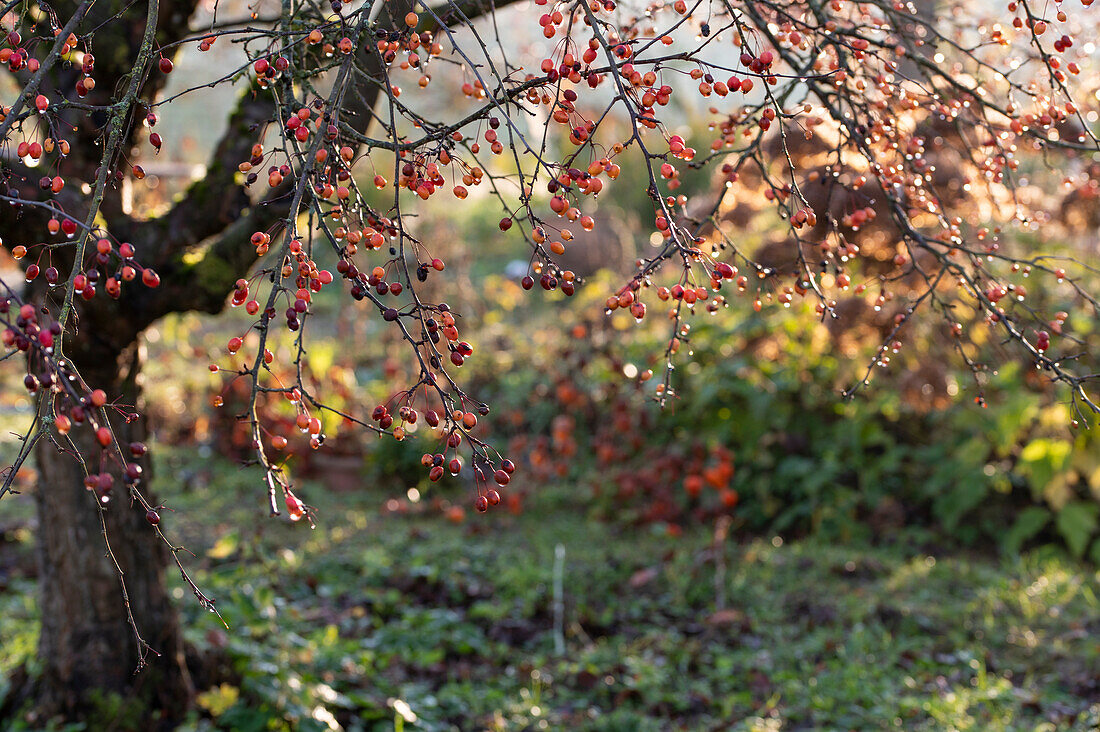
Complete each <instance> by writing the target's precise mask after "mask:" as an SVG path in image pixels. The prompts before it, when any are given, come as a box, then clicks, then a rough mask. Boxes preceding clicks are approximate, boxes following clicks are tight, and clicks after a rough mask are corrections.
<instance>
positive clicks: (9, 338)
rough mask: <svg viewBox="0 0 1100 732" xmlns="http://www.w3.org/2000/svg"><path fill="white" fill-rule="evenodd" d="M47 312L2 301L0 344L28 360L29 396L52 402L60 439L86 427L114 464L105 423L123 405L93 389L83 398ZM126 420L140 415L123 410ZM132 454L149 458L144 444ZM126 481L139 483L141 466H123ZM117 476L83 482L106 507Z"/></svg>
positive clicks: (131, 448) (98, 476) (25, 379)
mask: <svg viewBox="0 0 1100 732" xmlns="http://www.w3.org/2000/svg"><path fill="white" fill-rule="evenodd" d="M46 317H47V313H46V311H45V310H40V309H38V308H36V307H35V306H34V305H32V304H30V303H23V304H18V303H16V302H14V301H13V300H11V299H3V300H0V322H2V323H4V324H6V326H7V327H5V328H4V330H3V331H2V332H0V343H2V344H3V346H4V347H5V348H8V349H15V350H16V351H21V352H24V353H27V354H28V355H29V356H30V357H29V358H28V363H29V364H31V367H30V371H29V372H28V373H27V374H26V375H25V376H24V377H23V386H24V388H25V389H26V390H27V392H29V393H30V394H45V395H48V398H49V399H50V400H51V408H52V418H53V427H54V430H55V431H56V432H57V434H58V435H60V436H61V437H65V436H67V435H68V434H69V433H70V432H71V431H72V430H73V429H74V428H77V427H86V428H87V429H90V430H91V431H92V435H93V437H94V438H95V442H96V444H98V445H99V448H100V449H101V450H102V451H103V457H104V460H103V461H102V462H104V463H106V462H108V461H111V460H113V459H114V458H113V455H114V453H113V452H112V448H113V446H114V442H115V435H114V432H113V431H112V430H111V428H110V427H109V426H107V424H106V421H105V420H103V419H102V414H103V410H104V409H117V410H118V411H120V412H122V409H121V407H118V406H117V405H112V404H109V403H108V398H107V393H106V392H104V391H103V390H102V389H92V390H90V391H88V392H87V393H84V394H81V393H80V392H79V391H78V390H77V389H76V386H75V385H76V384H77V383H78V381H77V379H76V377H75V375H74V374H73V373H72V372H71V371H70V368H69V366H68V364H67V362H66V361H65V360H64V359H58V358H55V357H54V344H55V339H56V338H57V337H58V336H60V335H61V332H62V329H61V324H60V323H58V322H57V321H56V320H51V321H49V322H46ZM123 414H124V415H125V419H126V420H127V421H132V420H134V419H136V418H137V416H138V415H137V414H135V413H132V412H123ZM128 450H129V453H130V456H131V457H132V458H133V459H134V460H136V459H139V458H141V456H143V455H144V454H145V451H146V448H145V445H144V444H142V443H140V442H134V443H131V444H130V445H129V446H128ZM121 473H122V479H123V481H124V482H125V483H126V484H127V485H133V484H135V483H137V482H138V481H139V480H140V479H141V475H142V468H141V465H139V464H138V463H137V462H125V463H123V464H122V471H121ZM114 484H115V478H114V476H113V475H112V474H111V473H110V472H108V471H106V470H102V471H101V472H99V473H93V474H90V475H89V476H88V477H87V478H86V479H85V481H84V485H85V486H86V487H87V488H88V490H90V491H93V492H95V494H96V496H97V497H98V498H99V500H100V501H101V502H103V503H107V501H109V500H110V497H111V489H112V488H113V487H114Z"/></svg>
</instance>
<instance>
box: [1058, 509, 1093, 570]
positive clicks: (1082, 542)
mask: <svg viewBox="0 0 1100 732" xmlns="http://www.w3.org/2000/svg"><path fill="white" fill-rule="evenodd" d="M1098 515H1100V504H1096V503H1089V502H1087V501H1073V502H1072V503H1067V504H1066V505H1065V506H1064V507H1063V508H1062V510H1061V511H1059V512H1058V519H1057V522H1056V523H1057V525H1058V532H1059V533H1060V534H1061V535H1062V537H1063V538H1064V539H1065V540H1066V544H1068V545H1069V550H1070V551H1071V552H1073V555H1074V556H1075V557H1080V556H1083V555H1084V553H1085V548H1086V547H1088V545H1089V539H1091V538H1092V535H1093V533H1094V532H1095V531H1096V525H1097V516H1098Z"/></svg>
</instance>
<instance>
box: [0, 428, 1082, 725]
mask: <svg viewBox="0 0 1100 732" xmlns="http://www.w3.org/2000/svg"><path fill="white" fill-rule="evenodd" d="M197 466H198V467H197ZM157 481H158V490H159V493H160V495H161V496H162V498H163V499H165V500H166V501H167V502H168V505H169V506H170V507H171V508H172V509H174V511H168V510H166V511H164V516H165V518H164V523H165V525H166V527H168V528H169V530H170V531H171V532H172V533H173V534H174V535H176V536H180V537H182V538H183V540H184V543H186V544H187V546H188V547H189V548H190V549H191V550H192V551H194V553H195V555H196V556H195V557H194V558H193V559H192V561H191V563H190V564H191V566H192V567H194V569H195V578H196V580H197V581H198V584H199V585H200V587H202V588H203V589H204V590H206V591H207V594H208V595H212V596H214V597H215V598H216V599H217V606H218V608H219V610H220V612H221V615H222V617H223V618H224V620H225V622H226V623H227V624H228V629H227V628H225V627H223V626H222V625H221V623H220V622H219V621H218V618H217V617H216V616H214V615H212V614H210V613H207V612H205V611H203V610H202V609H201V608H199V607H198V606H197V604H196V603H194V602H193V601H192V598H190V597H188V596H186V595H185V592H184V589H183V587H182V586H179V587H177V589H176V594H177V595H178V597H179V600H180V606H181V608H182V609H183V612H184V616H185V620H184V622H185V624H186V627H187V633H188V637H189V639H190V641H191V642H192V643H193V644H194V645H195V647H196V648H199V649H202V650H203V651H205V652H206V653H207V654H208V655H209V656H211V657H218V658H221V659H222V663H221V666H222V668H221V669H220V670H219V671H218V674H219V675H220V678H219V680H218V683H212V684H209V685H208V686H207V688H205V689H203V690H202V693H201V695H200V696H199V702H198V709H197V710H196V711H195V713H194V714H193V715H192V718H191V719H190V720H189V722H188V723H187V728H188V729H234V730H261V729H273V728H274V729H302V730H306V729H330V728H331V729H337V728H344V729H368V730H375V729H379V730H381V729H385V730H389V729H397V730H415V729H422V730H450V729H457V730H474V729H491V730H497V729H499V730H505V729H507V730H527V729H532V730H534V729H550V730H556V729H570V730H582V729H584V730H624V731H625V730H667V729H685V730H731V729H732V730H773V729H774V730H779V729H782V730H800V729H844V730H848V729H860V730H862V729H885V728H892V729H906V730H922V729H928V730H940V729H959V730H966V729H973V730H1082V731H1084V730H1095V729H1097V726H1098V725H1100V677H1098V670H1100V574H1098V573H1097V572H1096V571H1095V569H1094V568H1092V567H1090V566H1089V565H1088V564H1086V563H1079V562H1076V561H1074V560H1070V559H1067V558H1066V557H1065V556H1064V555H1063V554H1061V553H1058V552H1057V551H1055V550H1039V551H1035V552H1031V553H1029V554H1026V555H1024V556H1023V557H1022V558H1019V559H1013V560H1011V561H1006V560H999V559H997V558H995V557H993V556H992V555H980V554H974V553H968V554H958V553H955V554H951V553H948V554H940V553H937V551H935V550H930V548H929V547H930V546H931V545H930V544H929V543H928V542H927V541H924V545H923V546H922V545H921V542H920V541H918V540H917V539H916V538H914V537H915V535H906V534H902V535H900V536H898V537H890V541H889V542H884V543H883V544H881V545H868V544H863V545H858V546H835V545H834V546H830V545H825V544H822V543H820V542H808V541H807V542H799V541H794V542H784V541H781V540H780V539H778V538H756V539H751V538H746V537H741V536H739V535H738V532H737V530H736V523H735V524H734V527H733V530H732V531H731V533H730V536H729V538H728V539H727V540H725V541H721V540H720V539H716V537H715V533H714V527H706V528H703V527H699V528H697V529H694V530H691V529H688V530H685V531H684V532H683V534H682V535H680V536H671V535H669V534H668V533H667V532H665V531H662V530H660V529H659V528H657V527H656V526H652V525H651V526H645V527H641V528H634V527H630V526H623V525H618V524H615V523H608V522H597V521H592V520H589V519H588V517H587V514H586V507H585V501H584V500H583V498H584V497H583V496H577V495H575V492H571V491H570V488H569V487H568V486H561V487H558V488H553V489H547V490H546V491H545V492H544V493H542V494H541V495H539V496H536V497H534V498H532V499H531V500H529V501H528V502H527V505H526V506H525V508H524V511H523V513H521V514H518V515H513V514H510V513H508V512H506V511H497V512H495V513H490V514H488V515H486V516H480V515H476V514H474V513H473V512H472V511H469V512H466V513H465V515H464V516H461V517H460V516H459V515H458V513H459V512H458V511H457V510H456V509H452V510H450V511H448V510H447V507H446V505H443V504H445V499H451V500H454V501H455V503H456V504H461V505H468V504H469V503H470V501H469V496H467V495H465V493H464V492H462V491H456V490H451V491H446V492H444V491H438V490H437V491H436V493H437V494H442V493H446V495H445V496H440V495H425V496H423V497H422V499H421V500H419V501H417V502H409V501H407V500H401V501H392V499H393V498H394V497H395V496H397V497H400V498H402V499H404V498H405V496H403V495H400V494H399V493H397V492H396V491H394V490H389V489H385V488H383V487H371V486H363V488H362V489H361V490H359V491H354V492H342V493H331V492H326V491H324V490H322V489H321V487H320V486H318V485H313V486H310V487H308V488H305V489H303V491H302V494H303V496H304V497H305V498H306V500H307V502H309V503H311V504H313V505H316V506H317V516H318V522H317V526H316V528H315V529H313V530H311V529H310V528H309V526H308V525H305V524H304V522H303V523H302V524H290V523H289V522H285V521H284V520H282V519H270V518H268V517H266V516H265V514H264V506H265V500H264V498H265V497H264V495H263V488H262V486H261V484H260V482H259V481H258V480H257V479H256V475H255V471H253V470H250V469H238V468H237V467H236V466H235V465H233V464H232V463H229V462H227V461H224V460H222V459H220V458H210V457H208V456H200V455H198V454H196V452H195V450H194V449H191V448H188V449H177V450H175V451H172V452H169V453H168V454H167V455H166V456H165V455H164V453H163V452H162V459H161V461H160V464H159V467H158V470H157ZM387 501H391V503H390V504H389V508H390V509H393V508H395V507H399V509H400V510H397V511H394V510H387ZM5 503H9V502H8V501H7V500H5ZM12 504H16V506H15V508H16V510H14V511H13V510H12V509H13V505H12ZM18 504H23V505H18ZM29 504H30V499H29V497H27V496H23V497H17V498H16V499H14V501H12V502H11V503H9V505H8V506H6V507H5V508H6V513H5V515H4V521H5V524H4V526H3V527H0V528H3V532H2V539H3V541H4V544H3V546H2V551H0V590H2V595H0V598H2V599H0V638H2V643H0V674H7V673H8V672H10V671H11V670H12V669H13V668H14V667H15V666H16V665H17V664H19V663H21V662H23V661H26V660H28V659H31V663H32V664H33V653H34V643H35V636H36V630H35V612H36V611H35V603H34V599H33V598H34V594H33V593H34V582H33V561H32V552H31V544H30V540H31V527H30V525H29V523H27V521H26V520H24V519H20V518H19V517H20V516H27V515H29V508H30V507H29ZM559 545H560V546H561V547H563V549H564V556H563V557H562V558H561V559H560V561H557V559H556V552H555V549H556V547H557V546H559ZM556 564H557V566H558V567H559V568H560V579H561V588H562V592H561V598H562V601H563V602H562V606H561V612H560V616H559V614H558V613H556V608H555V592H554V585H555V572H556V569H555V565H556ZM559 617H560V619H559ZM559 634H560V636H559ZM556 636H559V637H560V640H561V641H563V643H564V647H563V650H562V651H561V652H559V651H558V650H557V649H556V648H555V641H556ZM3 689H4V686H3V682H0V693H2V692H3ZM104 714H105V715H114V716H115V717H116V720H115V722H116V724H117V725H118V726H119V727H123V728H124V727H126V726H128V725H132V724H140V722H139V721H138V720H135V719H133V718H131V717H129V716H128V710H127V709H126V707H125V705H120V704H117V703H114V702H113V701H112V700H105V701H104ZM19 725H20V723H19V722H18V721H16V722H15V728H16V729H18V728H20V726H19Z"/></svg>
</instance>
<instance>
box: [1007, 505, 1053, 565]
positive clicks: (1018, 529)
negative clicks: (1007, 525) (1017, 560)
mask: <svg viewBox="0 0 1100 732" xmlns="http://www.w3.org/2000/svg"><path fill="white" fill-rule="evenodd" d="M1049 521H1050V510H1049V509H1046V508H1043V507H1042V506H1030V507H1028V508H1025V509H1024V510H1023V511H1020V513H1019V515H1018V516H1016V521H1015V522H1014V523H1013V524H1012V528H1011V529H1009V530H1008V533H1006V534H1005V535H1004V538H1003V539H1002V540H1001V548H1002V549H1004V551H1005V552H1006V553H1008V554H1018V553H1019V551H1020V547H1021V546H1023V545H1024V542H1025V541H1027V540H1028V539H1030V538H1031V537H1033V536H1035V535H1036V534H1038V533H1039V531H1040V530H1041V529H1042V528H1043V527H1044V526H1046V525H1047V523H1048V522H1049Z"/></svg>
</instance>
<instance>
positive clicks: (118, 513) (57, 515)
mask: <svg viewBox="0 0 1100 732" xmlns="http://www.w3.org/2000/svg"><path fill="white" fill-rule="evenodd" d="M79 340H80V341H84V340H85V337H84V336H83V334H82V335H81V337H80V338H79ZM67 345H68V344H67ZM74 345H76V344H74ZM80 345H81V346H83V348H79V349H77V350H76V351H75V352H76V353H78V354H79V355H78V356H77V358H75V359H74V362H75V363H76V364H77V367H78V368H79V369H80V372H81V375H82V376H83V377H84V380H85V381H86V382H87V383H88V384H89V385H90V386H91V387H93V388H101V389H103V390H104V391H106V392H107V394H108V399H117V401H118V403H119V404H128V405H131V406H133V405H135V404H136V403H137V402H138V399H139V397H140V385H139V383H138V371H139V368H140V358H139V346H138V345H137V343H132V344H131V345H130V346H128V347H126V348H124V349H122V350H121V352H120V351H119V350H117V349H115V348H112V347H110V346H106V345H104V344H98V345H97V346H92V347H89V346H88V344H85V343H81V344H80ZM67 350H68V349H67ZM127 411H128V410H127ZM117 416H118V417H119V418H118V419H117V420H115V421H113V422H112V426H113V427H114V429H115V434H116V435H117V437H118V439H119V442H120V444H122V445H123V446H124V447H125V446H126V445H127V444H128V443H129V442H132V441H140V442H144V441H145V436H146V425H145V421H144V418H139V419H137V420H135V421H134V422H132V423H130V424H126V423H125V420H124V419H123V418H122V417H121V415H117ZM91 432H92V431H91V430H90V429H88V428H87V427H86V426H84V427H83V428H80V427H78V428H75V429H73V431H72V433H71V436H72V437H73V438H74V443H75V444H76V447H77V448H78V449H79V450H80V452H81V454H82V455H85V456H94V455H98V454H99V453H100V451H99V447H98V445H97V444H95V442H94V436H93V435H92V434H91ZM35 457H36V459H37V462H38V470H39V483H38V489H37V491H36V503H37V508H38V517H39V527H38V537H37V538H38V568H39V591H40V609H41V616H42V634H41V637H40V639H39V646H38V663H39V664H40V668H41V670H40V675H39V676H38V678H36V679H35V680H34V682H33V683H34V689H33V692H32V694H33V697H32V698H33V704H34V712H33V714H34V715H35V717H36V718H37V720H39V721H44V720H45V719H47V718H49V717H52V716H55V715H61V716H63V717H70V718H72V717H76V716H79V717H80V718H81V719H83V720H85V721H88V722H90V723H91V724H92V725H93V726H96V727H99V725H100V724H103V725H104V727H106V726H110V727H112V728H114V729H134V728H139V729H150V728H156V727H160V726H167V724H168V723H169V722H170V720H172V719H174V718H178V716H179V715H180V713H181V712H182V711H183V710H184V709H186V707H187V705H188V704H189V702H190V701H191V699H192V697H193V695H194V689H193V687H192V685H191V680H190V677H189V674H188V672H187V666H186V664H185V660H184V652H183V640H182V636H181V633H180V625H179V621H178V618H177V615H176V610H175V608H174V607H173V606H172V603H171V601H170V599H169V597H168V592H167V587H166V585H165V572H166V570H167V567H168V564H169V562H170V561H171V556H170V552H169V550H168V547H166V546H165V544H164V542H163V541H162V540H161V539H160V538H159V537H158V536H157V535H156V533H155V532H154V531H153V529H152V527H151V526H150V525H149V523H148V522H147V520H146V518H145V509H144V508H142V507H141V506H140V504H138V503H136V502H131V500H130V498H129V496H128V495H127V488H126V485H125V484H124V482H123V481H122V478H121V475H120V474H119V473H118V472H117V471H115V472H116V476H115V478H116V483H115V487H114V489H113V495H112V496H111V498H110V501H109V502H108V503H107V504H106V505H104V506H103V508H102V510H100V509H99V508H97V499H96V496H95V494H94V493H92V492H90V491H88V490H87V489H86V488H85V487H84V484H83V481H84V476H85V473H84V469H83V468H82V466H81V463H80V461H79V460H77V459H76V457H75V456H73V455H71V454H67V453H62V452H59V451H58V450H57V449H56V447H55V446H54V445H53V444H52V443H50V442H48V441H46V440H42V441H40V442H39V443H38V446H37V448H36V456H35ZM138 462H139V464H141V466H142V468H143V471H144V472H143V475H142V481H141V483H140V484H139V487H140V488H141V490H142V492H143V493H144V495H145V496H146V497H147V498H148V499H149V500H150V501H153V500H154V499H153V498H152V494H151V493H150V492H149V485H148V483H149V479H150V477H151V473H150V464H149V458H148V455H146V456H145V457H144V458H142V459H140V460H139V461H138ZM89 468H90V469H91V470H92V471H98V470H99V466H98V465H95V464H93V465H90V466H89ZM104 533H106V537H107V542H109V547H110V551H109V552H108V548H107V544H105V543H104ZM116 562H117V565H118V566H117V567H116V566H115V563H116ZM119 569H121V571H122V581H124V582H125V595H124V592H123V588H122V584H121V582H120V578H119ZM131 616H132V622H133V623H134V624H136V626H137V629H138V631H139V632H140V634H141V637H142V638H143V639H144V640H145V642H146V643H148V648H149V649H151V650H149V651H146V650H144V649H143V647H142V645H141V643H140V642H139V641H138V638H137V635H136V634H135V630H134V628H133V627H131V619H130V618H131ZM115 695H119V696H118V697H116V696H115ZM119 697H121V699H119ZM120 700H124V701H125V704H118V703H117V702H118V701H120Z"/></svg>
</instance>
